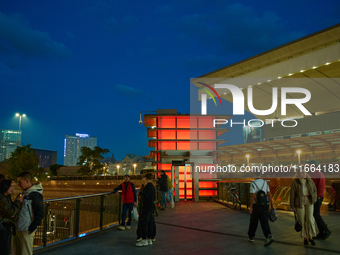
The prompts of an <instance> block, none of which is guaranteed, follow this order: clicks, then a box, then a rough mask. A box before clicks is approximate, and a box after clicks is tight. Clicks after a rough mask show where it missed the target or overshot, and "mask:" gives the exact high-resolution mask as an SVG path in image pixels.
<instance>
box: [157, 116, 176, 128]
mask: <svg viewBox="0 0 340 255" xmlns="http://www.w3.org/2000/svg"><path fill="white" fill-rule="evenodd" d="M158 127H159V128H175V127H176V119H175V118H174V117H159V119H158Z"/></svg>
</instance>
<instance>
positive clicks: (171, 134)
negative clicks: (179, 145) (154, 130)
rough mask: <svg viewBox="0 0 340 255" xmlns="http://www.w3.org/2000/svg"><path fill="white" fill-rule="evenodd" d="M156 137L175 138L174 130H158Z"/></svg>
mask: <svg viewBox="0 0 340 255" xmlns="http://www.w3.org/2000/svg"><path fill="white" fill-rule="evenodd" d="M158 139H176V131H175V130H159V131H158Z"/></svg>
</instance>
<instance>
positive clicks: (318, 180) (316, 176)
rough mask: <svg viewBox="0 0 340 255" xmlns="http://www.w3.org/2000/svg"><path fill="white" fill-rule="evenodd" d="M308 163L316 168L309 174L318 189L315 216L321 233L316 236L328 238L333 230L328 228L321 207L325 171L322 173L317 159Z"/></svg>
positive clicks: (324, 186) (317, 237)
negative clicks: (321, 213)
mask: <svg viewBox="0 0 340 255" xmlns="http://www.w3.org/2000/svg"><path fill="white" fill-rule="evenodd" d="M307 164H309V165H310V166H313V165H314V166H313V167H315V168H316V169H315V171H314V172H313V171H310V174H309V175H310V177H311V178H312V180H313V182H314V184H315V187H316V191H317V200H316V202H315V203H314V211H313V216H314V219H315V221H316V225H317V226H318V229H319V234H318V235H317V236H316V237H315V239H327V238H328V237H329V236H330V234H331V233H332V232H331V231H330V230H329V229H328V227H327V225H326V223H325V222H324V220H323V219H322V217H321V215H320V208H321V205H322V201H323V196H324V193H325V188H326V180H325V176H324V175H323V173H321V171H320V170H321V169H320V170H318V169H317V167H318V162H317V161H315V160H311V161H309V162H307Z"/></svg>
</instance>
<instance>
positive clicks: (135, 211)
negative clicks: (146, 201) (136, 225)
mask: <svg viewBox="0 0 340 255" xmlns="http://www.w3.org/2000/svg"><path fill="white" fill-rule="evenodd" d="M132 211H133V212H132V213H133V218H134V219H135V221H138V218H139V215H138V211H137V206H134V207H133V210H132Z"/></svg>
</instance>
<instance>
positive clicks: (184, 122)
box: [177, 117, 190, 128]
mask: <svg viewBox="0 0 340 255" xmlns="http://www.w3.org/2000/svg"><path fill="white" fill-rule="evenodd" d="M177 128H190V117H186V118H178V119H177Z"/></svg>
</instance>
